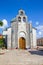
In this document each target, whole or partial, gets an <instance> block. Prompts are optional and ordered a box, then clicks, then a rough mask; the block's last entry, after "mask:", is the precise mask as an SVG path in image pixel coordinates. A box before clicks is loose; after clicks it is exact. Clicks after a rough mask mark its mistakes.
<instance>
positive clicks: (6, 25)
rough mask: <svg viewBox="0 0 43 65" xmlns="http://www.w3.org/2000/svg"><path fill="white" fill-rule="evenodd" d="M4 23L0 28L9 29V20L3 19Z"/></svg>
mask: <svg viewBox="0 0 43 65" xmlns="http://www.w3.org/2000/svg"><path fill="white" fill-rule="evenodd" d="M2 22H3V26H0V28H2V29H5V28H7V27H8V22H7V20H6V19H3V20H2Z"/></svg>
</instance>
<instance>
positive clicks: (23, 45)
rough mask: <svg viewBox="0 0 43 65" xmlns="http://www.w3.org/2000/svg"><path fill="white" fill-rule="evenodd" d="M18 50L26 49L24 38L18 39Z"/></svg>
mask: <svg viewBox="0 0 43 65" xmlns="http://www.w3.org/2000/svg"><path fill="white" fill-rule="evenodd" d="M19 48H20V49H26V40H25V38H24V37H20V38H19Z"/></svg>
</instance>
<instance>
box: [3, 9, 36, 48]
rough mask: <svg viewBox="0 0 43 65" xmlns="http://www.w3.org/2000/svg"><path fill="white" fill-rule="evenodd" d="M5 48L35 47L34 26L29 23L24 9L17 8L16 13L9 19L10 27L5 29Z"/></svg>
mask: <svg viewBox="0 0 43 65" xmlns="http://www.w3.org/2000/svg"><path fill="white" fill-rule="evenodd" d="M5 32H7V33H6V34H5V35H7V48H8V49H10V48H19V49H28V48H36V47H37V42H36V28H34V27H32V23H29V21H28V18H27V16H26V14H25V11H23V10H19V12H18V15H17V16H16V17H15V18H13V19H12V20H11V27H10V28H8V29H7V31H3V35H4V33H5Z"/></svg>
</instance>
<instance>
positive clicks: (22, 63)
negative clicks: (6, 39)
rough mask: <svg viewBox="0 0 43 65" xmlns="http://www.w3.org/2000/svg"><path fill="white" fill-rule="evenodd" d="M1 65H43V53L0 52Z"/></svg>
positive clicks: (26, 51)
mask: <svg viewBox="0 0 43 65" xmlns="http://www.w3.org/2000/svg"><path fill="white" fill-rule="evenodd" d="M0 53H3V54H0V65H43V51H34V50H33V51H31V50H20V49H13V50H0Z"/></svg>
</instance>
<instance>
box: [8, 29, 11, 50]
mask: <svg viewBox="0 0 43 65" xmlns="http://www.w3.org/2000/svg"><path fill="white" fill-rule="evenodd" d="M7 48H8V49H9V48H11V28H8V30H7Z"/></svg>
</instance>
